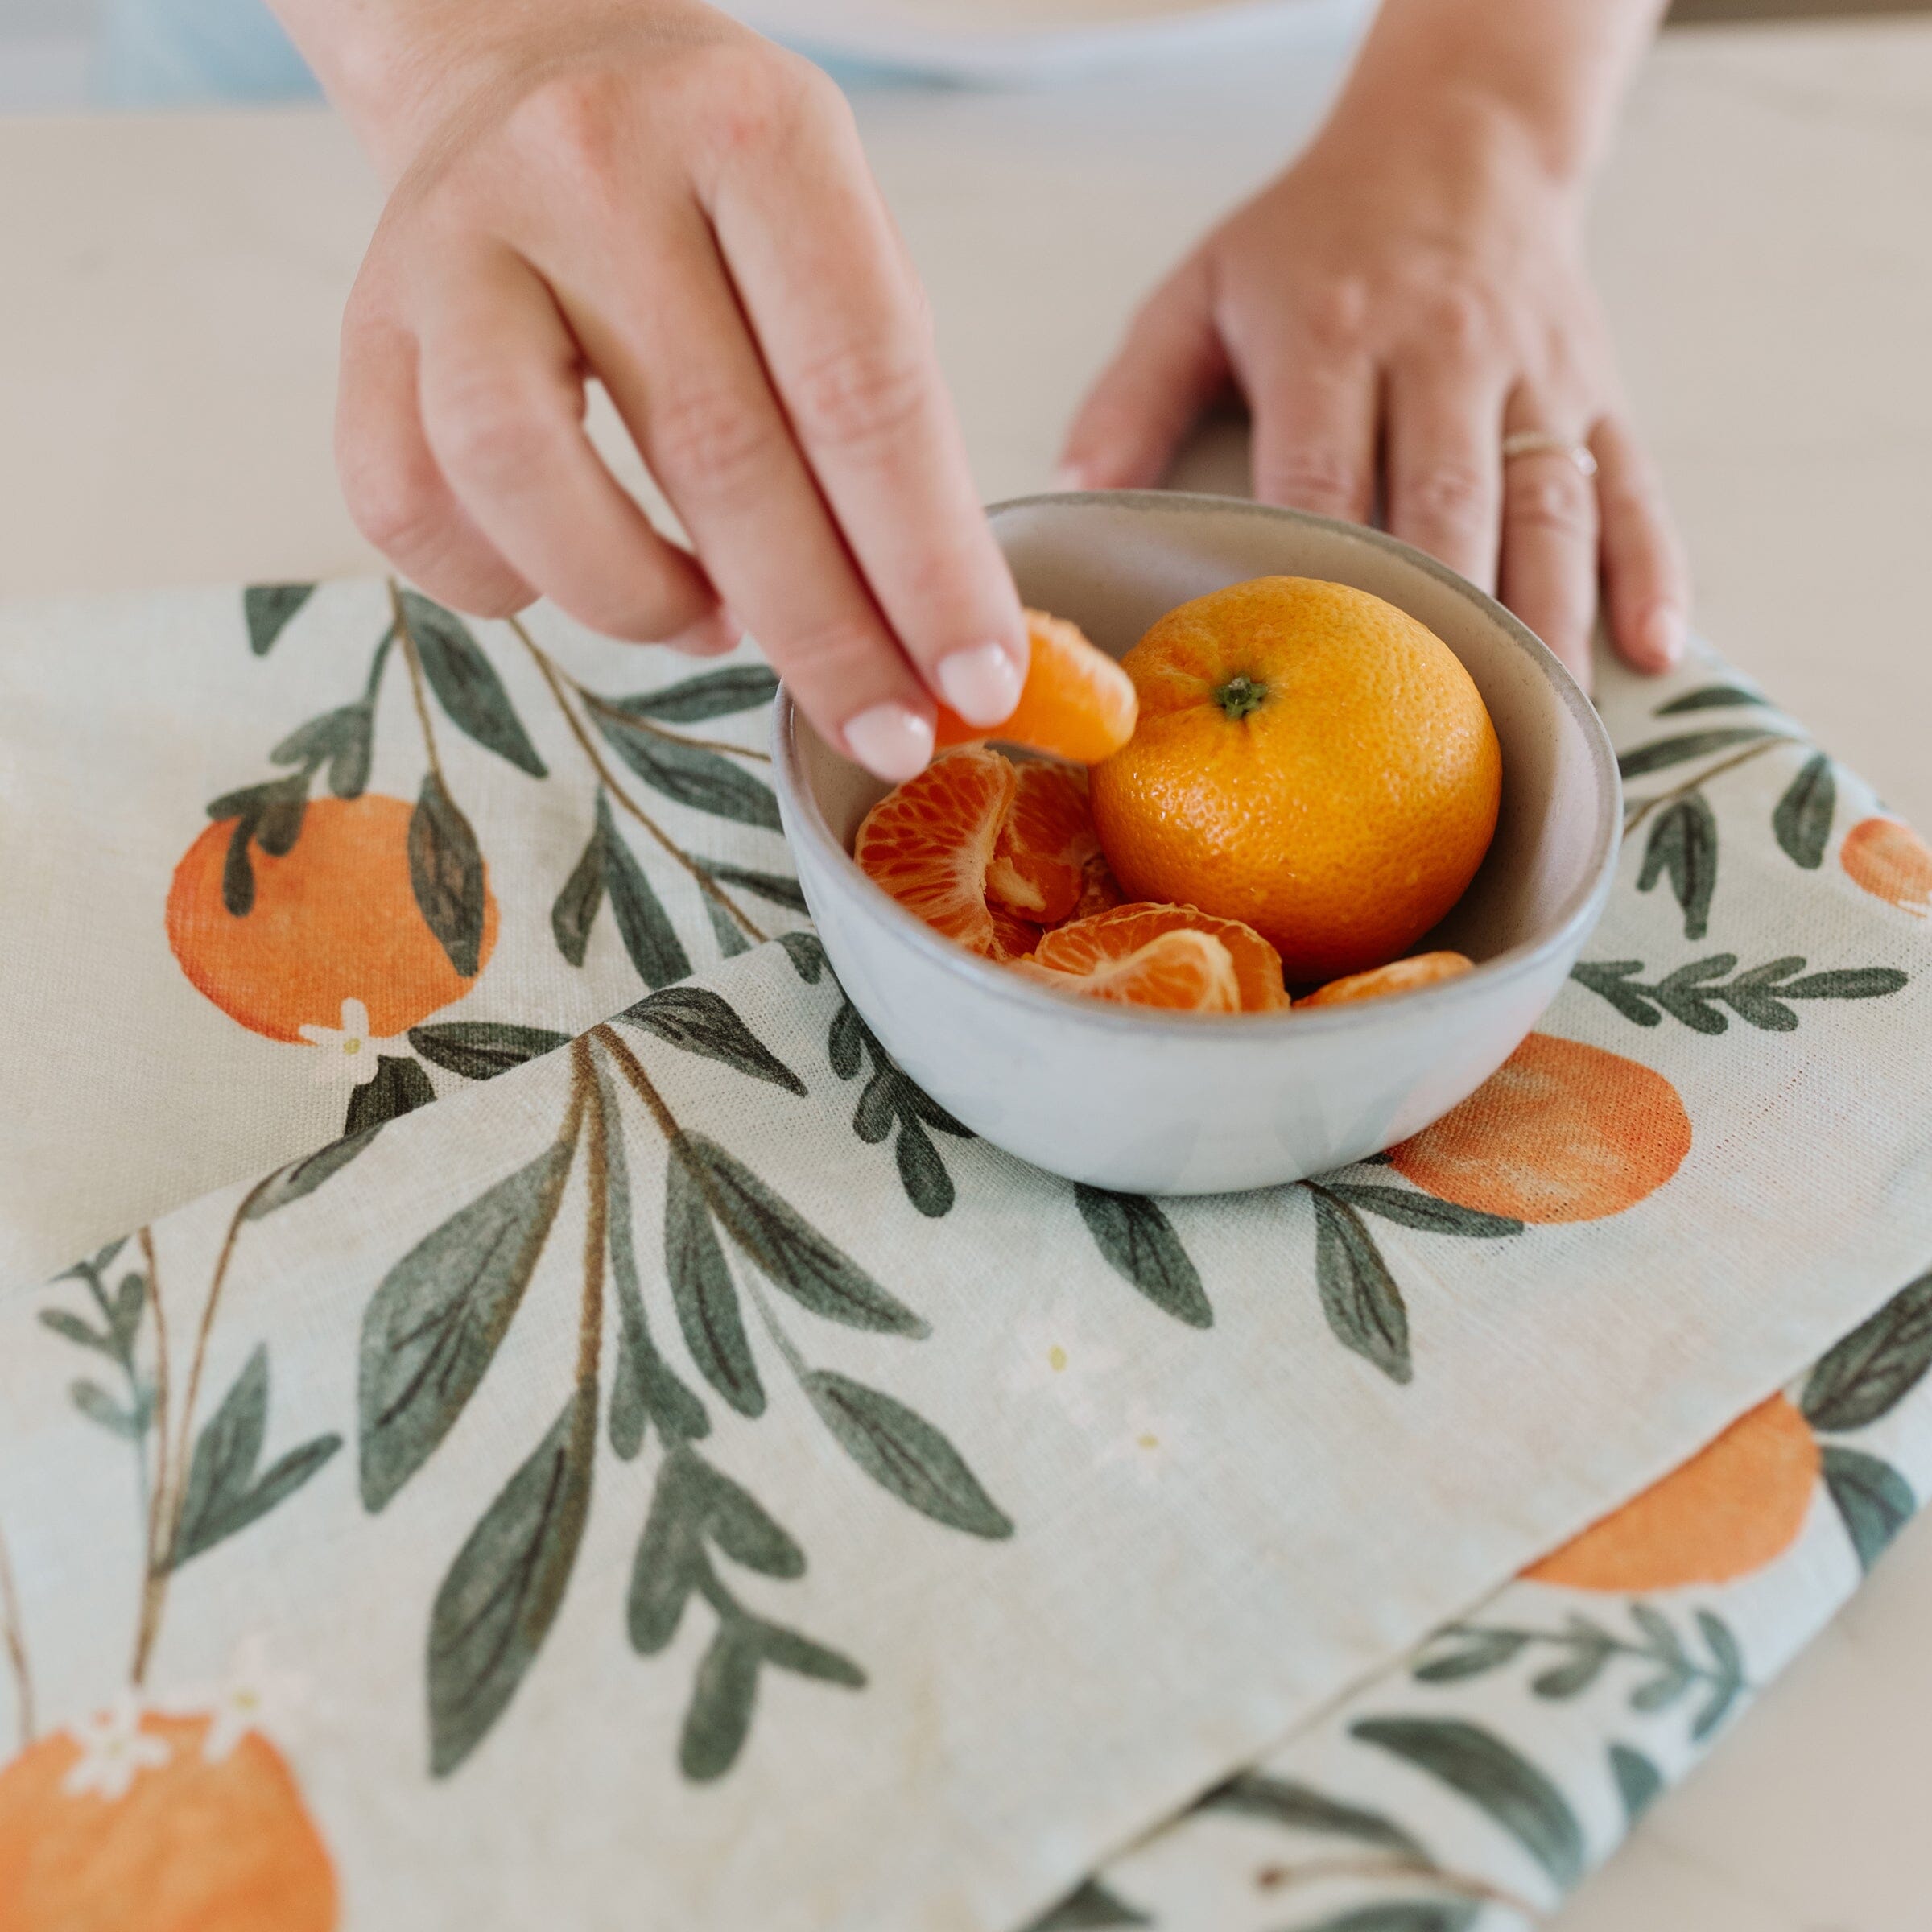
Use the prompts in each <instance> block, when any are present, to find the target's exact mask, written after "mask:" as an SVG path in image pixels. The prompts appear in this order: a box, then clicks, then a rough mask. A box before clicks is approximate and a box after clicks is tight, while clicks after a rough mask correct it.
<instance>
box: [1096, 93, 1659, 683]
mask: <svg viewBox="0 0 1932 1932" xmlns="http://www.w3.org/2000/svg"><path fill="white" fill-rule="evenodd" d="M1580 227H1581V222H1580V217H1579V197H1578V196H1577V195H1576V194H1575V192H1574V191H1573V190H1572V189H1571V188H1570V187H1569V186H1567V184H1564V183H1563V182H1560V181H1557V180H1552V179H1551V178H1550V175H1549V173H1548V172H1547V171H1546V169H1545V168H1544V167H1542V165H1541V164H1540V163H1539V162H1538V159H1536V157H1535V156H1534V154H1533V152H1532V151H1530V147H1529V146H1528V144H1526V143H1521V144H1518V143H1513V142H1511V141H1510V140H1509V138H1507V136H1506V133H1505V132H1501V131H1499V130H1497V128H1496V126H1495V125H1494V124H1493V123H1484V124H1482V125H1480V126H1471V125H1469V124H1468V122H1467V121H1465V122H1463V123H1462V124H1459V125H1458V126H1455V127H1452V128H1450V129H1446V130H1430V129H1429V128H1427V127H1426V126H1421V125H1411V126H1409V127H1406V128H1405V129H1403V130H1402V138H1401V140H1400V141H1399V142H1397V141H1395V140H1393V138H1392V134H1391V130H1389V127H1388V125H1387V123H1386V122H1381V123H1380V124H1378V125H1377V126H1367V125H1363V124H1360V123H1351V122H1348V121H1347V120H1345V119H1344V120H1340V121H1338V122H1336V123H1335V124H1334V125H1332V126H1331V128H1330V129H1329V130H1328V131H1327V133H1326V134H1324V135H1323V137H1322V138H1321V139H1320V140H1319V142H1317V143H1316V145H1315V147H1314V149H1312V150H1311V151H1310V153H1309V155H1307V158H1306V159H1304V160H1302V162H1301V163H1298V165H1297V166H1295V167H1293V168H1291V169H1290V170H1289V171H1288V172H1287V173H1286V174H1285V175H1282V177H1281V178H1280V179H1279V180H1277V181H1275V182H1274V184H1271V185H1270V186H1269V187H1268V188H1265V190H1263V192H1261V194H1260V195H1259V196H1257V197H1256V198H1255V199H1254V200H1253V201H1251V202H1249V204H1248V205H1247V206H1246V207H1245V208H1241V210H1240V211H1239V212H1238V213H1236V214H1235V215H1234V216H1232V217H1231V218H1230V219H1229V220H1228V221H1226V222H1225V223H1224V224H1223V225H1222V226H1221V227H1220V228H1219V229H1216V231H1215V232H1214V233H1212V234H1211V235H1210V236H1209V237H1208V239H1207V241H1206V242H1203V244H1202V245H1201V246H1200V247H1199V249H1198V250H1195V253H1194V254H1192V255H1191V256H1190V257H1189V258H1188V259H1187V261H1186V262H1183V264H1182V266H1180V268H1179V270H1176V271H1175V273H1174V275H1172V276H1171V277H1170V279H1168V280H1167V282H1166V283H1165V284H1164V285H1163V286H1162V287H1161V288H1160V289H1159V290H1158V291H1157V292H1156V293H1155V295H1154V296H1153V298H1152V299H1151V300H1150V301H1149V302H1148V303H1147V304H1146V307H1145V308H1143V309H1142V310H1141V313H1140V316H1139V317H1138V318H1137V320H1136V321H1135V322H1134V324H1133V327H1132V328H1131V330H1130V331H1129V335H1128V337H1127V340H1126V343H1125V346H1124V347H1123V348H1122V349H1121V352H1120V353H1119V354H1118V356H1117V357H1116V358H1115V360H1114V361H1113V365H1112V366H1111V367H1110V368H1109V369H1108V370H1107V371H1106V373H1105V374H1104V375H1103V376H1102V377H1101V378H1100V381H1099V382H1098V383H1097V385H1096V386H1095V388H1094V390H1092V394H1090V395H1089V397H1088V399H1087V402H1086V403H1085V405H1084V407H1083V408H1082V410H1081V411H1080V415H1079V418H1078V419H1077V420H1076V422H1075V424H1074V427H1073V430H1072V431H1071V436H1070V437H1069V440H1068V442H1067V451H1066V458H1065V461H1066V464H1067V473H1068V481H1070V482H1074V483H1077V484H1078V485H1080V486H1084V487H1088V488H1092V489H1117V488H1128V487H1133V486H1136V485H1147V484H1150V483H1152V482H1154V481H1157V480H1158V478H1159V477H1160V475H1161V473H1162V471H1163V470H1164V469H1165V468H1166V464H1167V463H1168V461H1169V460H1170V458H1171V456H1173V454H1174V450H1175V448H1176V446H1177V445H1178V444H1179V442H1180V441H1181V440H1182V438H1183V436H1185V434H1186V433H1187V430H1188V429H1189V427H1191V425H1192V423H1193V422H1194V420H1195V418H1196V416H1197V415H1199V411H1201V409H1202V408H1203V407H1204V406H1205V405H1206V404H1207V403H1209V402H1211V401H1212V400H1213V399H1214V398H1215V397H1216V394H1218V393H1220V391H1221V390H1224V388H1225V386H1227V384H1228V382H1229V380H1230V379H1231V378H1232V380H1233V381H1234V382H1236V383H1238V385H1239V386H1240V388H1241V391H1242V392H1243V394H1245V397H1246V398H1247V402H1248V405H1249V409H1250V411H1251V412H1252V414H1253V420H1254V444H1253V450H1254V455H1253V464H1254V490H1255V493H1256V495H1257V497H1261V499H1262V500H1263V501H1264V502H1273V503H1286V504H1291V505H1294V506H1296V507H1298V508H1299V509H1303V510H1315V511H1319V512H1321V513H1322V514H1325V515H1328V516H1334V517H1346V518H1353V519H1355V520H1356V521H1358V522H1359V521H1365V520H1366V519H1367V518H1369V515H1370V514H1371V512H1372V510H1373V509H1374V507H1375V506H1376V504H1377V498H1378V494H1379V497H1380V501H1381V506H1382V507H1383V509H1384V510H1385V515H1386V518H1387V522H1388V526H1389V529H1390V530H1392V531H1393V532H1394V534H1395V535H1397V536H1399V537H1402V538H1405V539H1407V540H1408V541H1409V542H1410V543H1414V544H1417V545H1418V546H1419V547H1421V548H1422V549H1424V550H1426V551H1430V552H1431V553H1432V554H1433V555H1435V556H1437V557H1439V558H1440V559H1442V560H1443V562H1444V563H1446V564H1449V565H1451V567H1452V568H1455V569H1456V570H1458V571H1460V572H1462V573H1463V576H1467V577H1468V578H1470V579H1471V580H1472V581H1474V582H1475V583H1476V584H1480V586H1481V587H1482V588H1484V589H1485V590H1490V591H1492V592H1494V591H1496V590H1497V588H1498V586H1499V584H1500V594H1501V597H1502V599H1503V601H1505V603H1507V604H1508V605H1509V607H1510V608H1511V609H1513V610H1514V611H1515V612H1516V613H1517V616H1519V617H1521V619H1522V620H1523V621H1524V622H1525V624H1527V625H1529V626H1530V629H1531V630H1534V631H1535V632H1536V633H1537V634H1538V636H1539V637H1541V638H1542V639H1543V640H1544V642H1546V643H1547V644H1548V645H1549V646H1550V649H1551V650H1554V652H1555V653H1556V654H1557V655H1558V657H1560V658H1563V661H1564V663H1567V665H1568V666H1569V667H1570V668H1571V670H1572V671H1575V673H1576V675H1578V677H1579V679H1583V681H1584V683H1585V684H1586V686H1587V683H1588V679H1589V670H1590V635H1591V627H1592V625H1593V622H1594V619H1595V616H1596V606H1597V595H1598V581H1599V576H1600V575H1601V578H1602V583H1603V590H1604V601H1605V604H1606V605H1607V615H1608V622H1609V629H1610V632H1611V635H1612V638H1613V639H1614V641H1615V642H1616V647H1617V649H1618V650H1620V653H1621V654H1622V655H1623V656H1624V658H1626V659H1627V660H1628V661H1629V663H1631V664H1633V666H1635V667H1637V668H1638V669H1640V670H1643V671H1662V670H1663V669H1665V668H1666V667H1668V666H1669V665H1670V664H1672V663H1675V662H1676V660H1677V658H1678V656H1679V654H1681V652H1682V648H1683V634H1684V622H1685V612H1686V605H1687V602H1688V588H1687V583H1686V571H1685V567H1684V564H1683V561H1682V555H1681V552H1680V550H1679V547H1678V542H1677V539H1676V536H1675V534H1674V531H1673V530H1672V527H1671V525H1670V518H1669V516H1668V514H1667V513H1666V510H1665V508H1664V505H1663V502H1662V497H1661V496H1660V493H1659V491H1658V487H1657V481H1656V478H1655V477H1654V475H1653V472H1652V470H1651V468H1650V465H1649V462H1648V460H1647V459H1646V458H1645V456H1644V453H1643V452H1642V450H1641V448H1640V446H1639V444H1638V443H1637V440H1636V437H1635V436H1634V435H1633V432H1632V431H1631V428H1630V427H1629V421H1628V419H1627V417H1626V415H1625V412H1624V407H1623V403H1622V401H1621V397H1620V390H1619V386H1618V382H1617V377H1616V361H1615V357H1614V356H1613V354H1612V351H1611V348H1610V345H1609V341H1608V336H1607V335H1606V333H1605V330H1604V322H1603V318H1602V316H1601V315H1600V313H1599V311H1598V308H1597V303H1596V298H1595V295H1593V293H1592V291H1591V287H1590V283H1589V279H1588V276H1587V274H1586V272H1585V270H1584V267H1583V258H1582V248H1581V237H1580V232H1579V231H1580ZM1517 431H1543V432H1546V433H1548V434H1551V435H1554V436H1559V437H1561V438H1562V439H1563V440H1564V442H1566V443H1574V444H1582V445H1587V448H1589V449H1590V450H1591V452H1594V454H1595V456H1596V462H1597V465H1598V469H1597V473H1596V478H1595V480H1594V482H1592V481H1591V479H1589V478H1587V477H1585V476H1584V475H1583V473H1582V470H1581V469H1579V467H1578V465H1577V464H1575V463H1574V462H1572V461H1571V460H1570V459H1569V458H1568V457H1567V456H1564V455H1561V454H1549V453H1543V454H1537V455H1525V456H1517V457H1514V458H1513V459H1512V460H1509V461H1508V462H1507V463H1505V460H1503V456H1502V443H1503V439H1504V438H1505V436H1509V435H1511V434H1513V433H1514V432H1517ZM1378 459H1379V461H1378Z"/></svg>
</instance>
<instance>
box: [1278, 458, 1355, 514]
mask: <svg viewBox="0 0 1932 1932" xmlns="http://www.w3.org/2000/svg"><path fill="white" fill-rule="evenodd" d="M1254 481H1255V488H1256V489H1257V491H1258V492H1259V493H1260V494H1261V496H1262V497H1264V498H1265V500H1266V501H1267V502H1270V503H1285V504H1286V505H1288V506H1290V508H1292V509H1296V510H1315V511H1317V512H1320V513H1326V514H1333V515H1340V516H1346V515H1348V514H1350V513H1351V512H1352V511H1353V510H1355V509H1356V507H1357V506H1359V505H1360V503H1361V502H1362V501H1363V500H1364V497H1365V496H1366V494H1367V478H1366V477H1364V474H1363V473H1362V470H1361V469H1360V465H1359V464H1355V463H1352V462H1351V461H1350V460H1348V457H1346V456H1344V455H1343V454H1342V453H1341V452H1340V450H1335V449H1319V448H1304V449H1294V450H1289V451H1286V452H1282V454H1280V455H1278V456H1270V457H1269V458H1268V459H1266V460H1265V462H1263V463H1262V464H1261V465H1260V466H1259V469H1258V473H1257V475H1256V477H1255V479H1254Z"/></svg>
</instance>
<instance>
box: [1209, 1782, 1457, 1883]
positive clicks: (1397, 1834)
mask: <svg viewBox="0 0 1932 1932" xmlns="http://www.w3.org/2000/svg"><path fill="white" fill-rule="evenodd" d="M1199 1809H1200V1810H1203V1811H1232V1812H1234V1813H1236V1814H1238V1815H1239V1816H1241V1817H1243V1818H1265V1819H1267V1820H1268V1822H1269V1823H1270V1824H1276V1825H1286V1826H1287V1827H1290V1829H1292V1830H1294V1831H1320V1832H1325V1833H1327V1834H1328V1835H1331V1836H1333V1837H1335V1838H1347V1839H1354V1840H1355V1841H1356V1843H1358V1844H1364V1845H1374V1846H1377V1847H1379V1848H1381V1850H1383V1851H1385V1852H1397V1853H1399V1854H1400V1855H1401V1856H1402V1857H1404V1858H1406V1859H1407V1860H1410V1861H1411V1862H1413V1863H1415V1864H1430V1863H1431V1862H1433V1861H1432V1860H1430V1856H1429V1854H1428V1853H1427V1852H1426V1851H1425V1850H1424V1849H1423V1848H1422V1844H1421V1843H1420V1842H1419V1841H1418V1839H1414V1838H1413V1837H1411V1836H1410V1834H1409V1833H1408V1832H1406V1831H1404V1830H1403V1829H1402V1827H1401V1826H1400V1825H1398V1824H1397V1823H1395V1822H1394V1820H1393V1818H1385V1817H1384V1816H1383V1814H1381V1812H1379V1811H1365V1810H1363V1809H1362V1808H1361V1807H1360V1806H1357V1805H1345V1804H1344V1803H1343V1802H1341V1801H1340V1799H1339V1798H1330V1797H1328V1796H1327V1794H1325V1793H1323V1792H1320V1791H1318V1790H1315V1787H1314V1786H1313V1785H1304V1784H1299V1783H1298V1782H1296V1781H1294V1779H1292V1778H1286V1777H1269V1776H1268V1775H1267V1774H1266V1773H1264V1772H1260V1771H1243V1772H1241V1773H1237V1774H1236V1776H1235V1777H1231V1778H1229V1779H1228V1781H1227V1783H1226V1784H1224V1785H1217V1786H1216V1788H1215V1789H1214V1790H1212V1791H1210V1792H1209V1793H1208V1795H1207V1796H1206V1797H1205V1798H1202V1799H1201V1800H1200V1802H1199Z"/></svg>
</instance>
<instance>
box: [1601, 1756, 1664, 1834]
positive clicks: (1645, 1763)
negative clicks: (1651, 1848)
mask: <svg viewBox="0 0 1932 1932" xmlns="http://www.w3.org/2000/svg"><path fill="white" fill-rule="evenodd" d="M1610 1775H1611V1777H1612V1778H1614V1779H1615V1780H1616V1794H1617V1796H1618V1798H1620V1799H1621V1800H1622V1801H1623V1806H1624V1823H1625V1824H1626V1825H1634V1824H1635V1823H1637V1820H1638V1819H1639V1818H1641V1817H1642V1816H1643V1814H1645V1812H1646V1811H1648V1810H1649V1809H1650V1806H1651V1805H1652V1803H1653V1802H1654V1801H1655V1800H1656V1798H1657V1794H1659V1793H1660V1792H1661V1791H1662V1790H1663V1788H1664V1774H1663V1773H1662V1772H1661V1771H1660V1770H1658V1769H1657V1766H1656V1765H1654V1764H1653V1763H1652V1762H1651V1761H1650V1760H1649V1758H1648V1757H1645V1755H1644V1753H1643V1752H1641V1751H1638V1750H1635V1749H1633V1748H1632V1747H1631V1746H1630V1745H1629V1744H1612V1745H1611V1747H1610Z"/></svg>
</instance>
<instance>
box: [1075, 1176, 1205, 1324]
mask: <svg viewBox="0 0 1932 1932" xmlns="http://www.w3.org/2000/svg"><path fill="white" fill-rule="evenodd" d="M1073 1198H1074V1203H1075V1206H1076V1207H1078V1208H1079V1209H1080V1219H1081V1220H1084V1222H1085V1223H1086V1224H1087V1232H1088V1233H1089V1234H1091V1235H1092V1236H1093V1240H1094V1245H1095V1246H1096V1247H1097V1248H1098V1249H1100V1254H1101V1257H1102V1258H1103V1259H1104V1261H1106V1263H1107V1265H1108V1267H1109V1268H1111V1269H1113V1271H1114V1273H1115V1274H1117V1275H1118V1276H1119V1277H1120V1278H1121V1280H1122V1281H1124V1282H1127V1283H1128V1284H1129V1286H1132V1287H1134V1288H1137V1289H1138V1290H1140V1291H1141V1294H1144V1295H1146V1298H1148V1300H1149V1301H1150V1302H1153V1303H1154V1307H1157V1308H1158V1309H1159V1310H1160V1311H1162V1313H1163V1314H1164V1315H1172V1316H1173V1317H1174V1319H1175V1320H1176V1321H1177V1322H1185V1323H1187V1326H1188V1327H1191V1328H1212V1327H1213V1326H1214V1309H1213V1307H1212V1305H1211V1304H1210V1303H1209V1302H1208V1294H1207V1290H1205V1289H1203V1287H1202V1286H1201V1277H1200V1273H1199V1269H1196V1268H1195V1265H1194V1263H1193V1261H1191V1259H1190V1258H1189V1256H1188V1253H1187V1249H1185V1248H1183V1246H1182V1245H1181V1237H1180V1236H1179V1235H1178V1234H1176V1233H1175V1232H1174V1224H1173V1222H1171V1221H1170V1220H1168V1218H1167V1216H1166V1213H1165V1212H1163V1211H1162V1209H1161V1208H1159V1207H1158V1205H1157V1204H1156V1203H1154V1202H1153V1201H1150V1200H1149V1199H1147V1198H1146V1196H1145V1195H1138V1194H1114V1193H1111V1192H1109V1191H1108V1190H1107V1189H1105V1188H1103V1187H1088V1186H1086V1185H1085V1184H1084V1183H1076V1185H1075V1188H1074V1191H1073Z"/></svg>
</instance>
